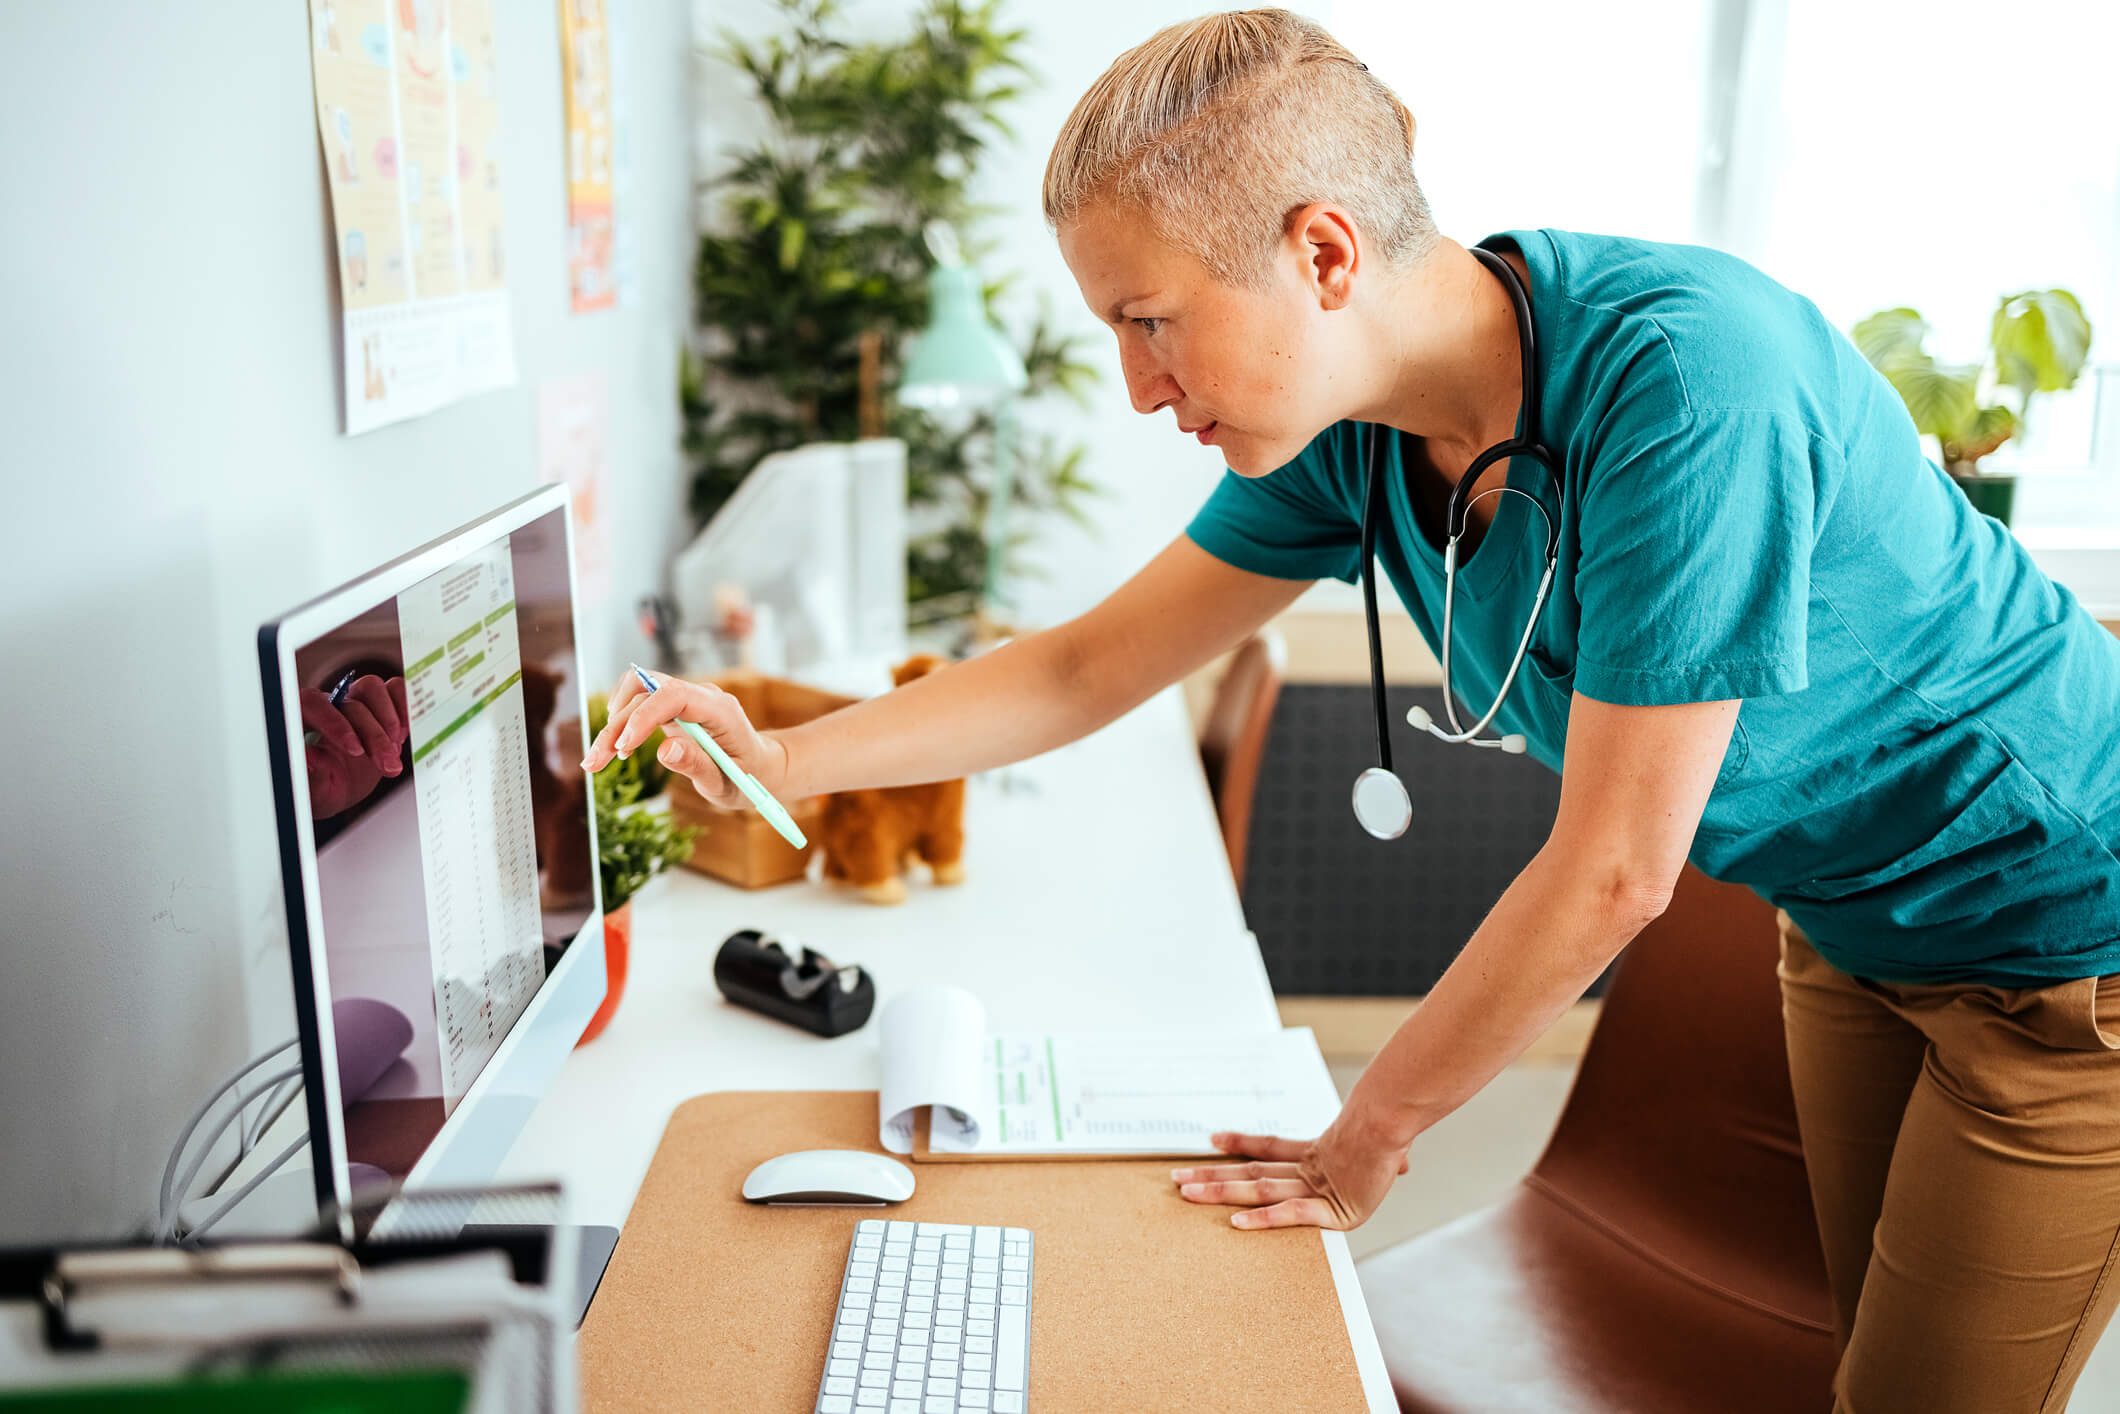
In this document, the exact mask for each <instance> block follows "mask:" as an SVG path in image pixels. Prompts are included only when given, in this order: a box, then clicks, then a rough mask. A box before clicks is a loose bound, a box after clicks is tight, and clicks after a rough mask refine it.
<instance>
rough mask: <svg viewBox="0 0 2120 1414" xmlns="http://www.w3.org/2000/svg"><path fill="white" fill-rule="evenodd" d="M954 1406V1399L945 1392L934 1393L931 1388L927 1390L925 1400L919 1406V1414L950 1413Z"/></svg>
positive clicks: (955, 1403)
mask: <svg viewBox="0 0 2120 1414" xmlns="http://www.w3.org/2000/svg"><path fill="white" fill-rule="evenodd" d="M956 1407H957V1401H956V1400H954V1399H952V1398H950V1397H949V1396H948V1395H946V1394H936V1393H934V1392H933V1391H932V1390H930V1391H929V1392H928V1397H927V1402H926V1403H924V1404H922V1405H921V1406H920V1408H921V1414H950V1411H951V1410H952V1409H955V1408H956Z"/></svg>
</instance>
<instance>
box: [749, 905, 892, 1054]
mask: <svg viewBox="0 0 2120 1414" xmlns="http://www.w3.org/2000/svg"><path fill="white" fill-rule="evenodd" d="M714 985H715V986H716V987H718V988H720V989H721V994H722V995H723V996H724V997H727V998H728V999H729V1000H730V1001H732V1002H734V1003H735V1004H736V1005H737V1006H740V1007H749V1008H750V1009H751V1010H752V1011H756V1012H763V1013H764V1014H765V1015H767V1016H770V1017H773V1018H775V1019H776V1020H779V1021H785V1022H787V1023H788V1024H789V1025H790V1026H800V1027H801V1028H802V1029H803V1030H805V1031H808V1032H812V1033H814V1034H815V1035H819V1036H844V1035H846V1034H847V1032H849V1031H856V1030H859V1029H860V1028H861V1027H862V1026H863V1025H864V1024H865V1023H866V1022H867V1021H868V1019H869V1013H870V1012H872V1011H874V1010H875V1009H876V983H875V981H874V980H873V979H871V978H870V976H869V974H868V971H867V969H865V968H863V967H862V966H860V965H859V964H858V963H850V964H848V965H846V966H844V967H842V966H840V965H839V964H838V963H836V962H833V961H832V960H831V959H830V958H828V957H826V956H825V955H824V954H822V953H817V952H812V951H810V949H808V948H806V947H804V946H802V944H800V943H798V942H795V941H794V940H793V939H789V940H787V941H785V942H783V941H782V940H781V939H779V938H768V937H767V936H765V934H763V933H761V932H759V931H758V930H757V929H755V928H746V929H744V930H743V931H742V932H740V933H731V934H730V935H729V936H728V938H727V939H726V940H725V941H724V942H723V943H722V945H721V951H720V952H718V953H716V954H715V955H714Z"/></svg>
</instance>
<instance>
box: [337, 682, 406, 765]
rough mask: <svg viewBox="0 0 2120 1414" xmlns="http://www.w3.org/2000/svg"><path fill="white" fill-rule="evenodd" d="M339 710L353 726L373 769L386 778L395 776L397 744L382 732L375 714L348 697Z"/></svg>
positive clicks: (363, 704)
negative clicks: (372, 764)
mask: <svg viewBox="0 0 2120 1414" xmlns="http://www.w3.org/2000/svg"><path fill="white" fill-rule="evenodd" d="M339 710H340V711H341V712H343V713H345V714H346V720H347V721H348V722H350V723H352V724H353V730H354V732H355V734H356V735H358V736H359V737H360V739H361V746H362V747H363V748H364V749H365V754H366V755H367V757H368V759H369V760H370V761H372V762H374V763H375V768H376V769H377V770H378V771H381V772H382V773H383V774H384V775H386V776H394V775H396V774H397V773H398V752H397V743H396V742H395V741H393V740H391V738H390V733H388V732H386V731H384V730H383V724H382V723H381V722H378V721H377V720H376V719H375V713H373V712H371V711H369V710H368V704H367V703H366V702H356V701H354V700H353V698H352V697H351V696H350V695H349V696H348V697H347V699H346V705H345V706H343V707H341V708H340V709H339Z"/></svg>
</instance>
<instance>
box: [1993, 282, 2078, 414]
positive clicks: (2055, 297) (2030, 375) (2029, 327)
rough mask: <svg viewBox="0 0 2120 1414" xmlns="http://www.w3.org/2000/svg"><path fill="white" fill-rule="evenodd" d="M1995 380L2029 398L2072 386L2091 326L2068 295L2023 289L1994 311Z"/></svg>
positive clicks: (2062, 292) (2074, 298) (2071, 296)
mask: <svg viewBox="0 0 2120 1414" xmlns="http://www.w3.org/2000/svg"><path fill="white" fill-rule="evenodd" d="M1988 338H1989V342H1991V343H1992V344H1993V345H1994V346H1995V376H1996V378H1997V379H1998V380H1999V381H2001V382H2004V383H2007V384H2009V385H2010V386H2011V387H2012V388H2015V389H2016V390H2017V391H2018V393H2019V394H2021V395H2023V396H2024V397H2026V398H2029V397H2030V396H2031V395H2032V394H2033V393H2034V392H2039V393H2055V392H2059V391H2061V390H2062V389H2064V388H2072V387H2074V386H2075V384H2076V375H2077V374H2079V373H2081V372H2082V371H2083V364H2084V360H2085V359H2086V358H2088V357H2089V356H2090V349H2091V322H2090V320H2088V319H2086V318H2085V317H2084V315H2083V306H2082V305H2081V304H2080V303H2078V302H2077V300H2076V297H2075V296H2074V295H2072V294H2070V293H2069V292H2068V291H2067V290H2026V291H2025V292H2024V293H2022V294H2016V295H2008V296H2005V297H2004V298H2003V301H2002V303H2001V304H2000V305H1998V306H1996V309H1995V322H1994V324H1993V326H1992V328H1991V329H1990V331H1989V335H1988Z"/></svg>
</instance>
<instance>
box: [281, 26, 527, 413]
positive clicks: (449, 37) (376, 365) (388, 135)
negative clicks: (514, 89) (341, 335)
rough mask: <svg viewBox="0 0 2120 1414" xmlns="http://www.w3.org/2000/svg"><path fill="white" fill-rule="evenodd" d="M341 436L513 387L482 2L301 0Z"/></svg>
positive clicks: (490, 54) (489, 46)
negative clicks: (333, 258) (333, 275)
mask: <svg viewBox="0 0 2120 1414" xmlns="http://www.w3.org/2000/svg"><path fill="white" fill-rule="evenodd" d="M309 18H310V31H311V38H310V68H311V72H312V74H313V76H314V80H315V88H316V102H317V132H318V135H319V137H320V138H321V139H322V142H323V149H324V166H325V170H326V172H327V173H328V177H329V181H330V187H331V215H332V225H333V233H334V237H335V244H336V246H337V251H338V269H339V294H340V303H341V305H342V306H343V308H344V311H345V342H346V350H345V369H346V375H345V382H346V432H347V435H348V436H352V435H354V434H356V433H361V432H367V431H369V430H370V429H372V428H377V427H382V426H384V425H386V424H388V423H392V422H398V421H401V420H403V419H405V418H408V417H418V416H419V415H420V414H422V413H426V412H432V411H433V410H434V409H436V408H438V407H441V406H443V405H444V404H447V403H451V402H455V401H456V400H457V399H459V398H464V397H469V396H470V395H471V394H473V393H480V392H484V391H486V390H487V389H489V388H500V387H505V386H506V385H508V384H510V383H513V382H514V381H515V339H514V334H513V332H512V330H511V328H510V325H509V314H508V289H507V280H506V264H505V262H504V260H503V256H502V220H501V215H502V209H501V177H500V147H501V124H500V92H499V84H498V75H497V67H498V66H497V63H496V59H495V54H494V38H493V8H492V0H309Z"/></svg>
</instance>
